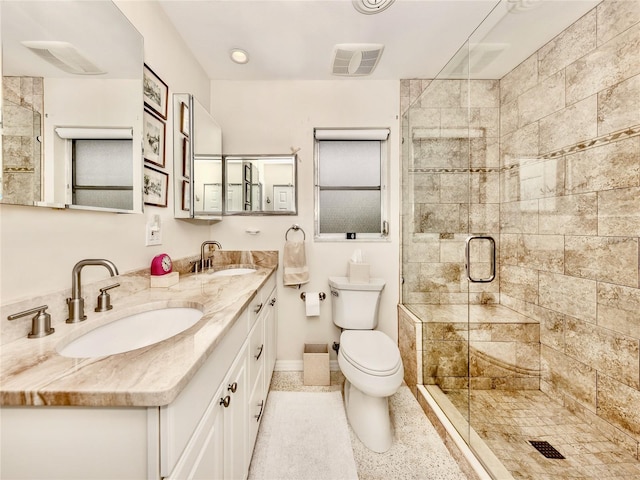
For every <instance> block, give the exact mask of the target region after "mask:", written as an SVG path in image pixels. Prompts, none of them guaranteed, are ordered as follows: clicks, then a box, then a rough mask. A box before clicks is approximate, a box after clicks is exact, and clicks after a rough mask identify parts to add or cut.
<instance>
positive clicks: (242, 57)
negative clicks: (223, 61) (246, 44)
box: [229, 48, 249, 64]
mask: <svg viewBox="0 0 640 480" xmlns="http://www.w3.org/2000/svg"><path fill="white" fill-rule="evenodd" d="M229 55H231V60H233V61H234V62H236V63H240V64H242V63H247V62H248V61H249V54H248V53H247V52H246V51H244V50H242V49H241V48H234V49H232V50H231V52H230V53H229Z"/></svg>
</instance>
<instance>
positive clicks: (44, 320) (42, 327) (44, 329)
mask: <svg viewBox="0 0 640 480" xmlns="http://www.w3.org/2000/svg"><path fill="white" fill-rule="evenodd" d="M47 308H49V306H48V305H41V306H39V307H35V308H31V309H29V310H25V311H24V312H19V313H14V314H13V315H9V316H8V317H7V320H15V319H16V318H20V317H26V316H27V315H31V314H32V313H35V316H34V317H33V318H32V319H31V331H30V332H29V335H27V337H29V338H40V337H46V336H47V335H51V334H52V333H53V332H55V329H54V328H51V315H49V314H48V313H47Z"/></svg>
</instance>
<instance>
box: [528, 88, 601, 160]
mask: <svg viewBox="0 0 640 480" xmlns="http://www.w3.org/2000/svg"><path fill="white" fill-rule="evenodd" d="M567 101H569V99H567ZM597 113H598V96H597V95H591V96H590V97H586V98H584V99H581V100H580V101H578V102H577V103H573V104H571V105H569V106H568V107H567V108H565V109H563V110H560V111H559V112H556V113H554V114H552V115H549V116H548V117H545V118H542V119H541V120H540V153H541V154H544V153H548V152H553V151H555V150H558V149H561V148H563V147H568V146H570V145H574V144H576V143H579V142H583V141H585V140H588V139H590V138H593V137H595V136H597V135H598V129H597V122H596V120H597Z"/></svg>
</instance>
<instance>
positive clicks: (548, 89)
mask: <svg viewBox="0 0 640 480" xmlns="http://www.w3.org/2000/svg"><path fill="white" fill-rule="evenodd" d="M564 84H565V82H564V70H561V71H560V72H558V73H555V74H554V75H552V76H550V77H548V78H546V79H544V80H543V81H542V82H540V83H538V84H537V85H536V86H535V87H533V88H532V89H530V90H528V91H526V92H525V93H523V94H522V95H520V96H519V97H518V127H523V126H525V125H528V124H529V123H532V122H535V121H538V120H540V119H541V118H543V117H546V116H548V115H551V114H552V113H554V112H557V111H559V110H562V109H563V108H564V106H565V100H564V92H565V87H564ZM541 98H543V99H544V101H543V102H541V101H540V99H541Z"/></svg>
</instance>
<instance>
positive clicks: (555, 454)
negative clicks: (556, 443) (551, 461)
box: [529, 440, 564, 459]
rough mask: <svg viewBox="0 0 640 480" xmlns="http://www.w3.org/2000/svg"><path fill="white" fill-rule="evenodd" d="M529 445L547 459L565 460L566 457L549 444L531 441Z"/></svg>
mask: <svg viewBox="0 0 640 480" xmlns="http://www.w3.org/2000/svg"><path fill="white" fill-rule="evenodd" d="M529 443H530V444H531V445H533V446H534V447H535V449H536V450H538V451H539V452H540V453H541V454H542V455H544V456H545V457H547V458H560V459H564V456H563V455H562V454H561V453H560V452H559V451H558V450H556V449H555V448H553V447H552V446H551V444H550V443H549V442H540V441H537V440H529Z"/></svg>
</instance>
